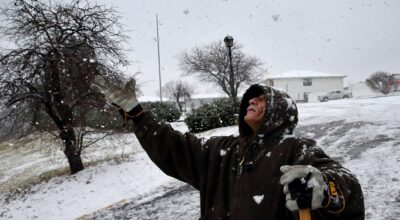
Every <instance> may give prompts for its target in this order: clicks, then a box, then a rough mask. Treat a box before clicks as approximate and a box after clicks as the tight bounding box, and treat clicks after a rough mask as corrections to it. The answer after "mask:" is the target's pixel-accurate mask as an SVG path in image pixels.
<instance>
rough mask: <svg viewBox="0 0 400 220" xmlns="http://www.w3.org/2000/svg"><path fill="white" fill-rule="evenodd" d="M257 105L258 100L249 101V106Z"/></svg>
mask: <svg viewBox="0 0 400 220" xmlns="http://www.w3.org/2000/svg"><path fill="white" fill-rule="evenodd" d="M256 103H257V99H256V98H252V99H250V101H249V104H250V105H255V104H256Z"/></svg>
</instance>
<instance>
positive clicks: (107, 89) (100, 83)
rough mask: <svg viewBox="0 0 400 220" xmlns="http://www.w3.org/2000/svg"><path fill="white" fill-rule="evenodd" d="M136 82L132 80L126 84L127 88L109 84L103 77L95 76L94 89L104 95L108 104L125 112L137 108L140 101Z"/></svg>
mask: <svg viewBox="0 0 400 220" xmlns="http://www.w3.org/2000/svg"><path fill="white" fill-rule="evenodd" d="M135 86H136V81H135V80H134V79H133V78H132V79H131V80H129V82H127V83H126V85H125V88H122V87H121V86H119V85H115V84H113V83H110V82H108V81H107V80H106V79H104V78H103V77H102V76H99V75H97V76H95V78H94V82H93V84H92V87H95V88H97V89H99V90H100V92H101V93H103V94H104V96H105V98H106V101H107V102H108V103H110V104H111V103H113V104H115V105H118V106H120V107H121V108H122V109H123V110H124V111H125V112H129V111H131V110H132V109H133V108H135V107H136V106H137V105H138V104H139V101H138V100H137V98H136V92H135Z"/></svg>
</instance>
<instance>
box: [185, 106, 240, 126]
mask: <svg viewBox="0 0 400 220" xmlns="http://www.w3.org/2000/svg"><path fill="white" fill-rule="evenodd" d="M233 106H234V105H233V102H232V101H230V100H228V99H219V100H217V101H215V102H214V103H212V104H204V105H202V106H200V107H198V108H196V109H193V110H192V112H191V113H189V114H188V115H187V117H186V119H185V123H186V125H187V126H188V128H189V130H190V132H201V131H206V130H210V129H213V128H218V127H224V126H229V125H234V124H235V123H236V121H237V119H236V116H235V112H234V108H233Z"/></svg>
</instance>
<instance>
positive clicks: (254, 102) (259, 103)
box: [244, 95, 267, 132]
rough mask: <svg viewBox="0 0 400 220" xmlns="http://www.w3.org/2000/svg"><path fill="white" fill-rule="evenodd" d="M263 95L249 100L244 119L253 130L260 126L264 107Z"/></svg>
mask: <svg viewBox="0 0 400 220" xmlns="http://www.w3.org/2000/svg"><path fill="white" fill-rule="evenodd" d="M266 105H267V104H266V102H265V95H260V96H257V97H254V98H252V99H250V100H249V107H248V108H247V114H246V116H244V121H245V122H246V123H247V124H248V125H249V126H250V127H251V128H252V129H253V131H254V132H256V131H257V129H258V128H259V127H260V126H261V123H262V122H263V118H264V113H265V109H266Z"/></svg>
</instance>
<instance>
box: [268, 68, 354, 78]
mask: <svg viewBox="0 0 400 220" xmlns="http://www.w3.org/2000/svg"><path fill="white" fill-rule="evenodd" d="M317 77H346V76H344V75H339V74H331V73H322V72H316V71H308V70H294V71H289V72H284V73H277V74H269V75H267V79H282V78H317Z"/></svg>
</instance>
